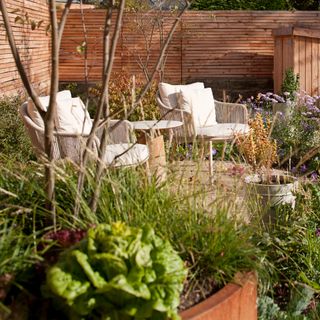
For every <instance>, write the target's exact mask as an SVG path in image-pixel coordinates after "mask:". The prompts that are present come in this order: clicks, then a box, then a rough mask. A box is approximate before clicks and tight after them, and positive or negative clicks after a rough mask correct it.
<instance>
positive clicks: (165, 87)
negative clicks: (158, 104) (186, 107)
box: [159, 82, 204, 108]
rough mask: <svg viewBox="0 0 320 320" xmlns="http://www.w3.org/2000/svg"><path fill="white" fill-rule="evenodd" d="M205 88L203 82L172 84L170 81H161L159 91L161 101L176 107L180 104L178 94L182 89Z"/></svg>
mask: <svg viewBox="0 0 320 320" xmlns="http://www.w3.org/2000/svg"><path fill="white" fill-rule="evenodd" d="M198 89H204V84H203V82H195V83H190V84H184V85H183V84H181V85H172V84H169V83H164V82H160V83H159V93H160V97H161V101H162V102H163V103H164V104H165V105H166V106H167V107H169V108H176V107H177V105H178V100H177V98H178V97H177V94H178V93H180V91H183V92H184V91H190V90H198Z"/></svg>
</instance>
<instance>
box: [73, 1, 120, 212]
mask: <svg viewBox="0 0 320 320" xmlns="http://www.w3.org/2000/svg"><path fill="white" fill-rule="evenodd" d="M123 1H124V0H123ZM113 6H114V2H113V0H109V3H108V10H107V13H106V17H105V25H104V37H103V70H102V79H103V80H102V92H101V96H100V99H99V103H98V107H97V111H96V114H95V117H94V121H93V125H92V129H91V132H90V135H89V137H88V140H87V143H86V148H85V149H84V151H83V154H82V157H81V160H80V161H81V163H80V165H81V167H80V169H81V170H80V172H79V177H78V185H77V195H76V199H75V206H74V215H75V216H76V217H77V216H78V215H79V210H80V202H81V196H82V191H83V187H84V183H85V174H86V172H85V167H86V165H87V162H88V160H89V159H88V156H89V152H88V151H89V150H90V149H91V148H92V144H93V141H94V138H95V134H96V131H97V129H98V128H99V122H100V118H101V115H102V113H103V108H104V105H105V104H106V100H108V87H107V85H108V82H109V80H108V79H109V78H110V75H108V64H109V42H110V40H109V39H110V32H111V23H112V9H113ZM118 16H119V15H118Z"/></svg>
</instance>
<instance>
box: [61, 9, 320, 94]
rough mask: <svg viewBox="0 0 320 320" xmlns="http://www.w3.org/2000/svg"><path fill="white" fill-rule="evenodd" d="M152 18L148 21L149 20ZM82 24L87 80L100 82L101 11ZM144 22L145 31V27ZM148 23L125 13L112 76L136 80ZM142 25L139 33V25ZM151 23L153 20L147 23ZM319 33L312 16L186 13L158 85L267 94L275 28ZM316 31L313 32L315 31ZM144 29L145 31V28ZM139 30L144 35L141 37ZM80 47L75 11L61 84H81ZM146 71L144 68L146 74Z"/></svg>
mask: <svg viewBox="0 0 320 320" xmlns="http://www.w3.org/2000/svg"><path fill="white" fill-rule="evenodd" d="M153 18H154V17H153ZM83 19H84V21H85V24H86V29H87V30H88V41H87V42H88V66H89V68H88V70H89V80H90V81H94V82H95V81H99V80H100V79H101V66H102V47H101V43H102V25H103V20H104V12H103V10H90V9H88V10H85V11H84V16H83ZM148 19H149V25H148V22H146V21H148ZM173 19H174V16H172V14H171V13H166V14H164V19H163V31H164V34H166V32H167V31H168V29H169V27H170V24H171V23H172V22H173ZM150 20H152V17H150V15H147V14H145V15H144V16H143V19H142V18H141V14H140V16H137V15H136V14H134V13H126V14H125V18H124V23H123V28H122V32H121V39H120V41H119V44H118V48H117V54H116V61H115V68H114V70H115V71H117V72H120V71H122V72H126V73H128V74H129V75H130V74H135V75H141V76H143V72H142V69H141V66H139V63H140V65H141V62H142V63H143V61H145V60H146V50H145V46H146V44H147V43H149V41H146V39H147V40H148V39H149V38H148V36H150V33H151V30H152V28H151V26H152V23H151V22H150ZM143 21H145V22H144V23H145V27H144V28H141V27H140V25H141V24H142V23H143ZM152 21H154V20H152ZM286 25H294V26H300V27H310V26H312V27H318V28H320V12H316V11H295V12H287V11H188V12H187V13H185V15H184V16H183V18H182V20H181V23H180V25H179V28H178V29H177V31H176V33H175V36H174V38H173V41H172V42H171V44H170V47H169V52H168V57H167V59H166V64H165V69H164V80H165V81H168V82H172V83H185V82H192V81H198V80H201V81H204V82H206V84H207V85H210V86H212V87H213V88H214V89H216V90H218V91H221V90H222V89H223V88H224V89H227V90H230V91H231V90H236V91H238V92H242V93H244V94H245V93H246V92H248V93H249V92H252V91H259V90H263V89H266V90H267V89H270V90H272V89H273V88H272V85H273V84H272V78H273V57H274V38H273V36H272V31H273V29H275V28H279V27H280V26H286ZM318 25H319V26H318ZM148 26H149V27H148ZM142 29H145V31H147V32H144V33H143V32H142ZM83 41H84V34H83V30H82V25H81V12H80V10H76V9H75V10H72V11H71V13H70V16H69V18H68V22H67V25H66V29H65V32H64V36H63V43H62V48H61V63H60V72H61V81H83V80H84V69H83V66H84V61H83V56H82V55H81V54H79V53H78V52H77V50H76V47H77V46H79V45H80V44H81V43H82V42H83ZM159 44H160V38H159V36H158V35H156V34H154V36H153V39H152V41H151V49H150V56H149V65H150V66H151V65H152V64H153V63H154V62H155V61H156V58H157V56H158V54H159V47H160V45H159ZM151 69H152V68H151V67H150V68H149V71H150V70H151Z"/></svg>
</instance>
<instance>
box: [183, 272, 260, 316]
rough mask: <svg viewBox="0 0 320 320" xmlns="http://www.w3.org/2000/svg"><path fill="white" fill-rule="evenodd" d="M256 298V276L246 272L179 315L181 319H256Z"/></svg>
mask: <svg viewBox="0 0 320 320" xmlns="http://www.w3.org/2000/svg"><path fill="white" fill-rule="evenodd" d="M256 300H257V277H256V275H255V274H254V273H246V274H242V275H240V276H239V275H238V276H237V277H236V279H235V283H229V284H227V285H226V286H225V287H224V288H222V289H221V290H219V291H218V292H217V293H216V294H214V295H212V296H211V297H209V298H208V299H206V300H205V301H203V302H201V303H199V304H197V305H195V306H194V307H192V308H190V309H188V310H185V311H183V312H181V313H180V316H181V318H182V320H257V318H258V314H257V304H256Z"/></svg>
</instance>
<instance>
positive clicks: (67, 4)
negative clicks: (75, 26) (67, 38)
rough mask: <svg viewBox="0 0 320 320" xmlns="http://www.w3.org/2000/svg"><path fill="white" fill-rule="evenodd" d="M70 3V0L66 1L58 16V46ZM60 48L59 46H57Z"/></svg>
mask: <svg viewBox="0 0 320 320" xmlns="http://www.w3.org/2000/svg"><path fill="white" fill-rule="evenodd" d="M71 4H72V0H68V1H67V3H66V4H65V6H64V9H63V12H62V15H61V18H60V23H59V29H58V33H59V39H58V43H59V47H60V44H61V40H62V34H63V30H64V26H65V24H66V21H67V16H68V14H69V11H70V7H71ZM59 49H60V48H59Z"/></svg>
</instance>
